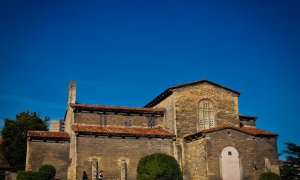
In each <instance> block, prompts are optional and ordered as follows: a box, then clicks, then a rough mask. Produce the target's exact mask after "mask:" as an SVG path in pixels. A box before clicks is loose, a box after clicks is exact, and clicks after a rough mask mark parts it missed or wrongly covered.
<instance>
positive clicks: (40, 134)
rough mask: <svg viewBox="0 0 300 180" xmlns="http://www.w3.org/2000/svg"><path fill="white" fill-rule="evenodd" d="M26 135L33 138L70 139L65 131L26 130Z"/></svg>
mask: <svg viewBox="0 0 300 180" xmlns="http://www.w3.org/2000/svg"><path fill="white" fill-rule="evenodd" d="M27 137H30V138H33V139H55V140H69V139H70V136H69V134H68V133H67V132H50V131H28V133H27Z"/></svg>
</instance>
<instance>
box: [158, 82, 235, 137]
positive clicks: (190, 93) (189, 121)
mask: <svg viewBox="0 0 300 180" xmlns="http://www.w3.org/2000/svg"><path fill="white" fill-rule="evenodd" d="M173 91H174V93H173V94H172V95H171V96H170V97H168V98H167V99H165V100H164V101H162V102H161V103H159V104H158V105H156V106H155V107H164V108H166V110H167V111H166V114H167V115H168V116H169V117H172V115H171V114H172V113H173V116H174V117H175V121H176V124H175V128H176V131H177V132H176V133H175V134H176V135H177V137H178V138H182V137H183V136H184V135H186V134H190V133H195V132H198V131H199V130H200V129H199V128H198V127H197V125H198V112H199V111H198V109H199V107H198V106H199V101H200V100H203V99H209V100H211V101H212V102H213V104H214V107H215V110H216V116H215V123H216V124H215V126H218V125H221V124H230V123H231V124H236V125H239V111H238V95H237V94H234V93H232V92H230V91H228V90H226V89H223V88H220V87H216V86H214V85H211V84H209V83H202V84H198V85H193V86H186V87H182V88H178V89H174V90H173ZM168 101H171V102H172V103H171V102H169V103H168ZM173 103H174V104H175V110H174V109H173V107H171V106H173Z"/></svg>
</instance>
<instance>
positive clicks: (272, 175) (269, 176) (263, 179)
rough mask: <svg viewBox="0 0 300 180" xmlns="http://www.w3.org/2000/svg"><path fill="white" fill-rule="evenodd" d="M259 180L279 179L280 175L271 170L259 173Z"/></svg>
mask: <svg viewBox="0 0 300 180" xmlns="http://www.w3.org/2000/svg"><path fill="white" fill-rule="evenodd" d="M259 180H281V178H280V176H279V175H278V174H276V173H273V172H265V173H262V174H260V176H259Z"/></svg>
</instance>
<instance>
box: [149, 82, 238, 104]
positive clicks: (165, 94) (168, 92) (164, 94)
mask: <svg viewBox="0 0 300 180" xmlns="http://www.w3.org/2000/svg"><path fill="white" fill-rule="evenodd" d="M202 83H209V84H211V85H214V86H217V87H219V88H223V89H226V90H227V91H230V92H232V93H234V94H236V95H238V96H239V95H240V93H239V92H237V91H235V90H233V89H230V88H228V87H225V86H222V85H220V84H217V83H214V82H212V81H209V80H199V81H194V82H189V83H185V84H180V85H176V86H171V87H169V88H168V89H166V90H165V91H164V92H162V93H161V94H160V95H158V96H157V97H156V98H154V99H153V100H152V101H151V102H149V103H148V104H147V105H145V107H153V106H155V105H157V104H158V103H160V102H161V101H163V100H164V99H166V98H167V97H169V96H170V95H171V94H173V91H172V90H174V89H177V88H182V87H186V86H193V85H197V84H202Z"/></svg>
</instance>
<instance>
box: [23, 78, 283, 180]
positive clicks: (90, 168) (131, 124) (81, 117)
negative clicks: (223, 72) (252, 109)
mask: <svg viewBox="0 0 300 180" xmlns="http://www.w3.org/2000/svg"><path fill="white" fill-rule="evenodd" d="M239 96H240V93H239V92H237V91H235V90H233V89H230V88H228V87H225V86H222V85H219V84H216V83H214V82H211V81H208V80H200V81H195V82H191V83H186V84H181V85H176V86H172V87H170V88H168V89H166V90H165V91H163V92H162V93H161V94H159V95H158V96H157V97H156V98H154V99H153V100H152V101H151V102H149V103H148V104H147V105H145V106H144V107H126V106H108V105H98V104H80V103H77V102H76V84H75V81H71V82H70V85H69V92H68V104H67V109H66V113H65V117H64V120H63V121H60V122H61V125H62V127H63V128H53V129H52V130H51V131H29V132H28V141H27V142H28V143H27V157H26V170H38V169H39V167H40V166H41V165H43V164H51V165H53V166H55V167H56V170H57V174H56V178H57V179H70V180H75V179H78V180H79V179H82V173H83V171H86V173H87V175H88V177H89V179H92V180H96V179H97V174H98V173H99V172H100V171H103V172H104V177H105V179H107V180H108V179H111V180H133V179H135V178H136V169H137V165H138V162H139V160H140V159H141V158H142V157H144V156H146V155H149V154H152V153H156V152H162V153H165V154H168V155H171V156H173V157H175V159H176V160H177V161H178V163H179V165H180V167H181V170H182V172H183V177H184V179H186V180H202V179H203V180H207V179H208V180H221V179H223V180H241V179H244V180H250V179H251V180H256V179H258V176H259V175H260V174H261V173H263V172H268V171H271V172H275V173H279V164H278V154H277V137H278V135H277V134H275V133H271V132H268V131H265V130H261V129H258V128H257V127H256V117H255V116H248V115H241V114H239V107H238V98H239ZM62 129H63V131H62Z"/></svg>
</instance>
